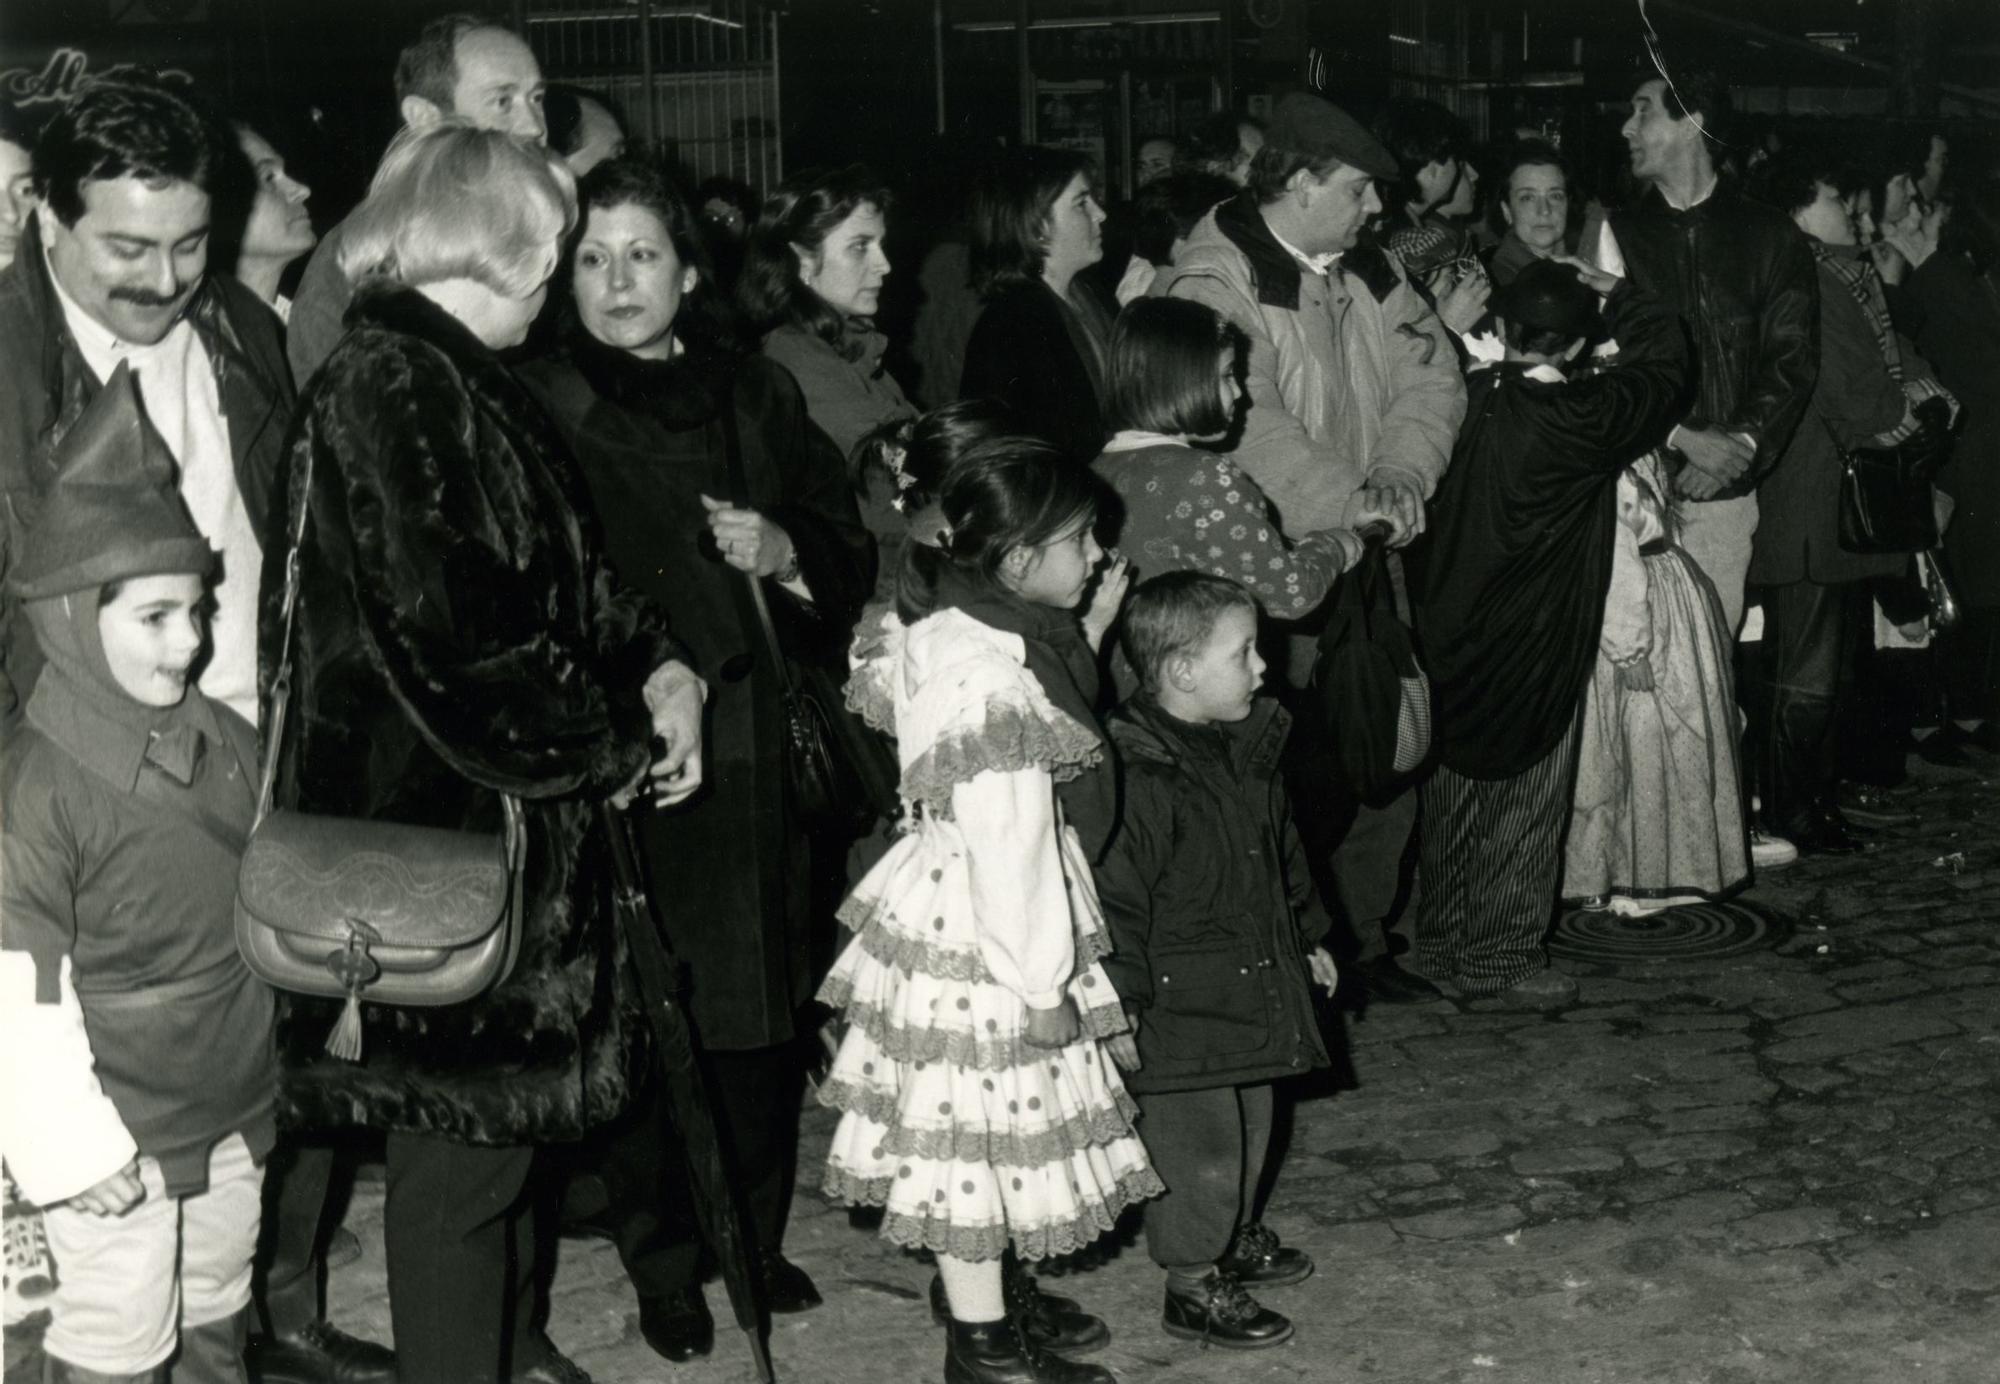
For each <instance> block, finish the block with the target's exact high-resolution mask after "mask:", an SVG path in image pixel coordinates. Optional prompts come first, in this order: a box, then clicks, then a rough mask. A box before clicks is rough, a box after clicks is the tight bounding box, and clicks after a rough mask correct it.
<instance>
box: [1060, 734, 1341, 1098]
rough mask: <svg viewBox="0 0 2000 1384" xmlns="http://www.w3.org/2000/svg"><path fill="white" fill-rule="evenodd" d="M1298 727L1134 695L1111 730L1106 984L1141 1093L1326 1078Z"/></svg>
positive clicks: (1318, 922) (1104, 898)
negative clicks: (1296, 802)
mask: <svg viewBox="0 0 2000 1384" xmlns="http://www.w3.org/2000/svg"><path fill="white" fill-rule="evenodd" d="M1290 726H1291V717H1290V715H1289V714H1288V713H1287V712H1285V711H1284V710H1283V709H1282V708H1281V707H1279V706H1278V704H1277V703H1276V702H1274V701H1272V700H1271V699H1269V698H1265V697H1260V698H1259V699H1258V700H1257V702H1256V705H1255V708H1254V709H1253V710H1252V711H1251V713H1250V715H1249V717H1248V719H1246V720H1243V721H1240V722H1237V723H1235V724H1233V725H1211V726H1196V725H1191V724H1189V723H1188V722H1185V721H1181V720H1179V719H1177V718H1175V717H1173V716H1170V715H1169V714H1167V712H1165V711H1164V710H1162V709H1161V708H1160V706H1159V704H1158V703H1157V702H1155V701H1153V700H1152V699H1151V698H1150V697H1148V696H1146V695H1144V694H1141V695H1140V696H1138V697H1135V698H1134V699H1133V700H1132V701H1130V702H1128V703H1126V705H1125V707H1124V708H1123V709H1122V710H1121V711H1120V712H1119V713H1118V714H1117V715H1116V716H1115V717H1113V718H1112V721H1111V739H1112V741H1113V743H1115V744H1116V745H1117V747H1118V753H1119V757H1120V764H1121V767H1122V769H1123V771H1124V793H1125V802H1124V816H1123V819H1122V821H1121V822H1120V825H1119V828H1118V833H1117V835H1116V836H1115V837H1113V838H1112V842H1111V847H1110V850H1109V851H1108V852H1107V853H1106V856H1105V859H1104V862H1103V864H1102V865H1100V866H1099V867H1098V870H1097V890H1098V897H1099V899H1100V900H1101V902H1102V903H1103V906H1104V917H1105V922H1106V924H1107V925H1108V926H1109V928H1110V930H1111V940H1112V954H1111V955H1110V956H1108V957H1106V958H1105V961H1104V969H1105V970H1106V972H1108V973H1109V974H1110V976H1111V983H1112V985H1113V986H1115V987H1116V988H1117V990H1118V996H1119V998H1120V999H1121V1000H1123V1001H1124V1003H1125V1006H1126V1009H1127V1011H1128V1012H1130V1013H1133V1014H1135V1015H1136V1016H1137V1018H1138V1021H1139V1023H1138V1029H1139V1037H1138V1043H1139V1058H1140V1063H1141V1065H1140V1069H1139V1070H1138V1071H1136V1072H1132V1073H1129V1074H1127V1075H1126V1077H1125V1084H1126V1086H1127V1088H1128V1089H1130V1090H1132V1091H1134V1092H1153V1091H1202V1090H1209V1089H1212V1088H1214V1087H1219V1086H1238V1085H1242V1084H1245V1083H1247V1082H1257V1081H1272V1080H1275V1079H1277V1078H1278V1077H1283V1076H1296V1075H1297V1074H1299V1073H1300V1072H1303V1071H1306V1070H1307V1069H1309V1068H1312V1067H1324V1066H1325V1065H1327V1055H1326V1046H1325V1044H1324V1043H1323V1042H1322V1041H1321V1040H1320V1035H1319V1024H1318V1021H1317V1019H1316V1017H1315V1015H1314V1012H1313V1003H1312V991H1311V986H1312V981H1311V973H1310V971H1309V969H1308V967H1307V964H1306V952H1307V950H1308V949H1309V948H1311V947H1314V946H1317V945H1319V943H1320V940H1321V939H1322V938H1323V937H1324V936H1325V934H1326V930H1327V925H1328V919H1327V915H1326V910H1325V909H1324V908H1323V907H1322V906H1321V905H1320V902H1319V898H1318V895H1317V894H1315V893H1314V891H1313V886H1312V879H1311V875H1310V874H1309V873H1308V871H1307V868H1306V860H1305V852H1304V849H1303V847H1302V846H1301V845H1300V843H1299V834H1298V829H1297V827H1296V826H1295V825H1294V824H1293V821H1292V815H1291V808H1290V805H1289V803H1288V801H1287V799H1286V795H1285V786H1284V780H1283V779H1282V777H1281V776H1280V774H1279V772H1278V756H1279V753H1280V751H1281V750H1283V748H1284V744H1285V737H1286V735H1287V733H1288V732H1289V729H1290Z"/></svg>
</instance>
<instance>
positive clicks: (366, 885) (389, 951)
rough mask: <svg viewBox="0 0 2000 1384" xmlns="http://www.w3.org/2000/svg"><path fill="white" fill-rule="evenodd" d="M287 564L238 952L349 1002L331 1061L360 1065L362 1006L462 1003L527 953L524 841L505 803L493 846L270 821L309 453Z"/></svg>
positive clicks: (288, 984)
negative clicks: (523, 940)
mask: <svg viewBox="0 0 2000 1384" xmlns="http://www.w3.org/2000/svg"><path fill="white" fill-rule="evenodd" d="M305 468H306V469H305V477H304V481H303V484H302V485H301V486H300V487H299V489H300V499H299V510H298V514H297V517H296V518H295V519H294V521H293V523H292V527H291V549H290V552H289V553H288V555H287V557H286V559H285V599H284V608H283V609H284V634H283V636H282V642H281V643H280V644H279V646H278V674H277V678H276V680H275V681H274V682H273V684H272V687H271V703H270V713H269V717H268V720H269V735H268V736H267V738H266V742H265V743H266V744H267V746H268V747H269V748H268V749H267V751H266V753H265V757H264V771H263V774H262V776H261V781H260V787H259V789H258V795H257V819H256V823H255V825H254V826H253V827H252V828H251V832H250V844H249V846H248V847H247V848H246V849H245V851H244V853H243V865H242V868H241V871H240V872H239V874H238V876H237V882H236V946H237V950H239V951H240V952H241V953H242V954H243V960H244V962H245V963H246V964H248V966H249V967H250V969H251V970H252V971H254V972H255V973H256V974H257V975H258V976H260V977H262V978H263V979H264V980H265V981H267V982H269V983H270V984H271V985H273V986H276V987H277V988H278V989H280V990H290V991H293V992H295V993H298V994H302V995H318V996H322V997H325V998H331V999H342V998H344V999H345V1000H346V1001H347V1004H346V1007H345V1008H344V1009H342V1011H341V1015H340V1020H339V1022H338V1023H336V1024H335V1025H334V1029H333V1032H332V1034H331V1035H330V1036H329V1037H328V1038H327V1042H326V1050H327V1051H328V1052H329V1053H331V1054H332V1055H333V1056H335V1057H338V1058H342V1059H344V1060H346V1061H349V1062H353V1061H358V1060H359V1059H360V1057H361V1005H362V1002H363V1001H367V1002H369V1003H373V1004H399V1005H446V1004H459V1003H462V1002H463V1001H465V1000H469V999H472V998H474V997H475V996H477V995H480V994H482V993H484V992H485V991H487V990H490V989H492V988H493V987H494V986H496V985H499V984H500V983H501V982H502V981H504V980H505V979H506V978H507V976H508V974H509V972H511V971H512V970H513V968H514V961H515V958H516V956H518V955H519V953H520V949H521V912H522V889H521V882H522V865H523V861H524V858H525V855H526V849H525V848H526V840H527V838H526V828H525V824H524V822H523V820H522V815H521V804H520V801H519V800H518V799H516V798H514V797H513V796H511V795H505V794H503V795H502V796H501V800H500V801H501V810H502V816H503V819H504V823H503V829H502V831H501V832H500V833H498V834H497V835H495V834H488V833H483V832H471V831H452V830H449V829H445V828H439V827H417V826H407V825H404V824H403V823H400V822H378V821H370V820H367V819H365V818H359V817H330V816H320V815H316V814H313V813H305V812H293V811H288V810H283V809H274V808H273V806H272V797H273V790H274V788H275V786H276V780H277V770H278V756H279V752H280V750H281V749H282V748H283V745H284V736H285V712H286V709H287V707H288V706H289V704H290V702H291V692H292V625H293V617H294V615H295V613H296V610H297V606H298V599H299V547H300V544H302V543H303V542H304V541H305V529H306V516H307V514H308V513H309V512H310V509H311V492H312V453H311V450H310V449H308V450H307V451H306V454H305Z"/></svg>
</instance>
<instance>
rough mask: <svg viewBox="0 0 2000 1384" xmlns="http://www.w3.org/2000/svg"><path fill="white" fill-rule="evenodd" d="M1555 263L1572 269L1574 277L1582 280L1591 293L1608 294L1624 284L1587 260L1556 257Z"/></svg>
mask: <svg viewBox="0 0 2000 1384" xmlns="http://www.w3.org/2000/svg"><path fill="white" fill-rule="evenodd" d="M1555 261H1556V263H1557V264H1566V265H1568V266H1569V267H1570V268H1572V269H1574V270H1575V271H1576V276H1577V277H1578V278H1579V279H1582V280H1583V284H1584V287H1586V288H1588V289H1589V290H1590V291H1591V292H1593V293H1609V292H1611V290H1612V289H1614V288H1616V287H1618V285H1620V284H1622V283H1624V282H1625V281H1624V280H1623V279H1621V278H1619V277H1618V276H1617V275H1616V274H1607V273H1605V272H1604V271H1603V270H1602V269H1599V268H1598V267H1597V266H1596V265H1594V264H1592V263H1591V262H1590V261H1589V260H1585V259H1579V258H1577V257H1576V256H1575V255H1557V256H1556V257H1555Z"/></svg>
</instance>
